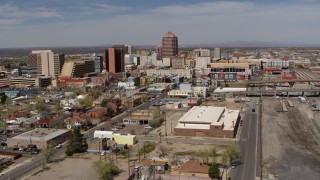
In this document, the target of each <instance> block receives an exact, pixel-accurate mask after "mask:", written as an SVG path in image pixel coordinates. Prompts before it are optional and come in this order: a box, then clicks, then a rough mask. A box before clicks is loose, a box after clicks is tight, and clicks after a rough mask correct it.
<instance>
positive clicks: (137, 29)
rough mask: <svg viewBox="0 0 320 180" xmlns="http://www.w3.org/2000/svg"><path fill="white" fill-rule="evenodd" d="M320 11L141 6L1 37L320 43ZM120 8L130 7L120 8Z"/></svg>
mask: <svg viewBox="0 0 320 180" xmlns="http://www.w3.org/2000/svg"><path fill="white" fill-rule="evenodd" d="M94 7H95V6H90V8H91V9H90V8H89V9H88V10H90V11H94V10H97V9H96V8H94ZM97 8H98V7H97ZM101 9H104V10H105V11H106V12H110V11H111V10H114V8H113V7H112V8H111V7H110V6H109V5H105V6H100V10H101ZM108 9H109V10H108ZM319 9H320V4H318V3H310V2H308V3H292V4H281V3H278V4H270V5H267V4H257V3H250V2H225V1H219V2H212V3H197V4H193V5H174V6H163V7H158V8H154V9H149V10H146V11H142V10H139V9H137V10H136V12H137V13H136V14H128V15H126V14H122V15H113V16H108V15H106V16H105V17H102V16H101V17H99V19H98V18H97V19H88V20H78V21H72V22H70V21H68V20H67V19H64V21H62V22H60V23H55V24H50V25H48V24H46V25H36V26H35V25H33V26H26V27H24V28H23V32H24V33H23V34H22V32H21V30H19V31H18V30H16V31H2V33H1V34H0V39H6V38H7V39H8V37H15V38H13V39H11V40H9V39H8V40H7V42H9V43H7V44H1V42H0V46H5V45H8V44H11V46H18V45H19V46H48V45H99V44H118V43H127V44H154V45H156V44H158V43H159V42H160V41H161V36H162V35H163V34H165V33H166V32H167V31H173V32H174V33H175V34H176V35H177V36H178V38H179V43H181V44H193V43H196V44H197V43H216V42H230V41H231V42H232V41H267V42H307V43H320V36H319V32H320V24H319V23H318V21H319V20H318V18H319V17H320V11H319ZM120 10H123V11H126V10H127V9H126V7H119V11H120ZM0 14H1V7H0ZM53 15H54V14H52V16H53ZM58 15H59V13H58ZM0 23H1V22H0ZM0 31H1V29H0ZM35 37H37V38H35ZM17 44H18V45H17Z"/></svg>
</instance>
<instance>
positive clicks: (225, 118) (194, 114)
mask: <svg viewBox="0 0 320 180" xmlns="http://www.w3.org/2000/svg"><path fill="white" fill-rule="evenodd" d="M239 112H240V111H239V110H230V109H227V108H225V107H213V106H194V107H193V108H192V109H190V110H189V111H188V112H187V113H186V114H185V115H184V116H182V117H181V118H180V119H179V120H178V125H177V126H176V127H175V128H174V135H175V136H193V137H219V138H234V137H235V134H236V132H237V126H238V123H239V119H240V116H239Z"/></svg>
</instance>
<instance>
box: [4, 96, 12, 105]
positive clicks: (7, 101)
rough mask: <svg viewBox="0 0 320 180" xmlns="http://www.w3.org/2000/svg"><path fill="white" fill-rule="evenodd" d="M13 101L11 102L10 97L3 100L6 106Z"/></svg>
mask: <svg viewBox="0 0 320 180" xmlns="http://www.w3.org/2000/svg"><path fill="white" fill-rule="evenodd" d="M12 103H13V102H12V99H11V98H10V97H8V98H6V101H5V103H4V104H5V105H6V107H8V106H9V105H11V104H12Z"/></svg>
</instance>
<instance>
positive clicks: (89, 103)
mask: <svg viewBox="0 0 320 180" xmlns="http://www.w3.org/2000/svg"><path fill="white" fill-rule="evenodd" d="M78 104H79V106H80V107H81V108H88V107H91V106H92V104H93V100H92V99H91V98H84V99H79V100H78Z"/></svg>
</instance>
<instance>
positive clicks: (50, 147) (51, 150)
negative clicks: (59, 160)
mask: <svg viewBox="0 0 320 180" xmlns="http://www.w3.org/2000/svg"><path fill="white" fill-rule="evenodd" d="M55 152H56V149H55V147H54V146H53V145H52V144H49V145H48V146H47V148H44V149H42V150H41V153H42V154H43V156H44V161H45V162H44V163H45V164H47V163H48V162H49V161H50V159H51V157H52V155H53V154H54V153H55Z"/></svg>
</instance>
